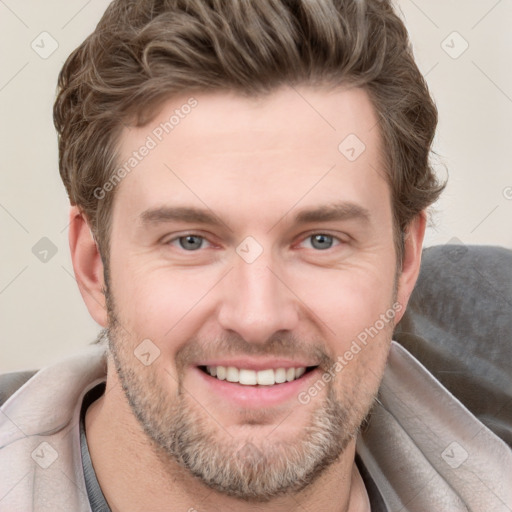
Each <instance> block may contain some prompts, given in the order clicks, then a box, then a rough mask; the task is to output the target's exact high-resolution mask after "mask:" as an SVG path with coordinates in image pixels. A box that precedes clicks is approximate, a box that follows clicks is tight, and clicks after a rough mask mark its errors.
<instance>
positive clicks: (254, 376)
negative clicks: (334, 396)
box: [199, 366, 318, 386]
mask: <svg viewBox="0 0 512 512" xmlns="http://www.w3.org/2000/svg"><path fill="white" fill-rule="evenodd" d="M316 368H318V366H307V367H304V366H302V367H297V368H277V369H275V370H274V369H272V368H268V369H265V370H259V371H256V370H247V369H244V368H235V367H234V366H199V369H200V370H202V371H203V372H204V373H206V374H208V375H209V376H210V377H213V378H215V379H218V380H225V381H227V382H231V383H233V384H241V385H242V386H274V385H276V384H284V383H286V382H292V381H294V380H297V379H300V378H301V377H302V376H303V375H305V374H307V373H309V372H311V371H313V370H314V369H316Z"/></svg>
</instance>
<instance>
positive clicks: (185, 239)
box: [178, 235, 204, 251]
mask: <svg viewBox="0 0 512 512" xmlns="http://www.w3.org/2000/svg"><path fill="white" fill-rule="evenodd" d="M178 240H179V243H180V246H181V247H182V248H183V249H185V250H186V251H195V250H196V249H200V248H201V247H202V245H203V242H204V238H203V237H202V236H197V235H187V236H180V237H179V238H178Z"/></svg>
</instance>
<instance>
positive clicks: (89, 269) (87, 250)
mask: <svg viewBox="0 0 512 512" xmlns="http://www.w3.org/2000/svg"><path fill="white" fill-rule="evenodd" d="M69 248H70V250H71V260H72V262H73V269H74V271H75V277H76V280H77V283H78V288H79V289H80V293H81V294H82V298H83V299H84V302H85V304H86V306H87V309H88V310H89V313H90V314H91V316H92V317H93V318H94V320H95V321H96V322H97V323H98V324H100V325H101V326H102V327H106V326H107V308H106V303H105V294H104V288H105V282H104V278H103V262H102V260H101V255H100V252H99V250H98V246H97V244H96V241H95V240H94V237H93V235H92V232H91V230H90V228H89V225H88V223H87V220H86V218H85V216H84V214H83V213H82V212H81V211H80V210H79V209H78V208H77V207H76V206H72V207H71V211H70V224H69Z"/></svg>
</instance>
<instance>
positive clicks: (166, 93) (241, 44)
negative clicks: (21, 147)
mask: <svg viewBox="0 0 512 512" xmlns="http://www.w3.org/2000/svg"><path fill="white" fill-rule="evenodd" d="M297 84H309V85H326V86H337V85H340V86H354V87H362V88H364V89H365V90H366V91H367V93H368V94H369V97H370V99H371V101H372V103H373V106H374V108H375V110H376V112H377V114H378V117H379V128H380V133H381V137H382V143H383V148H386V149H385V155H383V156H384V159H385V165H386V172H387V176H388V180H389V184H390V188H391V196H392V201H393V215H394V220H395V234H396V235H397V236H395V238H396V240H397V253H398V256H399V260H400V259H401V253H402V245H403V234H404V233H405V231H406V228H407V225H408V224H409V222H410V221H411V220H412V219H413V218H414V217H416V216H417V215H418V214H419V213H420V212H422V211H423V210H425V209H426V208H427V207H428V206H429V205H430V204H431V203H433V202H434V201H435V200H436V199H437V198H438V196H439V194H440V192H441V191H442V189H443V186H444V185H442V184H440V183H439V182H438V181H437V179H436V177H435V174H434V172H433V169H432V166H431V164H430V152H431V144H432V140H433V137H434V133H435V129H436V125H437V109H436V107H435V104H434V102H433V101H432V98H431V97H430V94H429V91H428V87H427V84H426V82H425V80H424V78H423V76H422V75H421V73H420V71H419V70H418V67H417V66H416V64H415V62H414V58H413V54H412V50H411V46H410V42H409V38H408V34H407V30H406V28H405V26H404V24H403V22H402V21H401V20H400V18H399V17H398V16H397V15H396V13H395V12H394V10H393V8H392V6H391V3H390V1H389V0H159V1H158V0H115V1H114V2H112V4H110V6H109V7H108V9H107V10H106V12H105V14H104V15H103V17H102V19H101V21H100V22H99V24H98V26H97V27H96V30H95V31H94V32H93V33H92V34H91V35H90V36H89V37H88V38H87V39H86V40H85V41H84V42H83V43H82V44H81V45H80V46H79V47H78V48H77V49H76V50H75V51H74V52H73V53H72V54H71V55H70V56H69V58H68V59H67V61H66V63H65V65H64V67H63V69H62V71H61V73H60V76H59V83H58V96H57V99H56V102H55V106H54V121H55V126H56V128H57V131H58V133H59V167H60V174H61V177H62V180H63V181H64V185H65V186H66V189H67V192H68V194H69V198H70V201H71V203H72V204H76V205H78V206H79V208H80V209H81V211H82V212H83V213H84V214H85V216H86V217H87V219H88V222H89V224H90V226H91V228H92V230H93V233H94V234H95V237H96V240H97V241H98V245H99V248H100V252H101V254H102V257H103V259H104V261H107V260H108V240H109V231H110V228H109V226H110V216H111V207H112V201H113V197H114V193H113V191H112V192H111V193H108V194H106V195H105V197H103V198H102V199H98V198H97V194H95V190H98V189H99V188H100V189H101V187H103V186H104V184H105V183H106V182H107V181H108V180H109V179H111V177H112V175H113V173H114V172H115V170H116V165H118V162H117V158H116V157H117V147H118V142H119V137H120V134H121V132H122V129H123V127H124V126H126V125H135V126H144V125H145V124H147V123H148V122H149V121H150V120H151V119H152V117H153V116H154V114H156V109H157V108H158V107H159V106H160V105H161V104H162V103H163V102H164V101H166V100H168V99H169V98H170V97H172V96H173V95H176V94H183V93H187V92H189V91H190V93H191V94H193V92H194V91H197V92H199V91H212V90H232V91H235V92H239V93H241V94H244V95H253V96H254V95H260V94H265V93H268V92H271V91H272V90H274V89H275V88H277V87H279V86H281V85H297Z"/></svg>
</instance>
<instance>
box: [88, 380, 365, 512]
mask: <svg viewBox="0 0 512 512" xmlns="http://www.w3.org/2000/svg"><path fill="white" fill-rule="evenodd" d="M112 418H116V420H115V421H112ZM85 425H86V432H87V442H88V445H89V451H90V454H91V460H92V463H93V466H94V470H95V472H96V477H97V479H98V482H99V484H100V487H101V489H102V491H103V494H104V495H105V498H106V500H107V502H108V504H109V506H110V508H111V510H112V512H121V511H122V512H132V511H138V510H168V509H169V504H172V509H173V510H183V511H190V512H194V511H196V512H199V511H223V512H231V511H233V512H235V511H236V512H249V511H256V510H261V509H262V504H261V503H251V502H246V501H242V500H240V499H237V498H232V497H230V496H226V495H223V494H220V493H218V492H217V491H212V489H210V488H209V487H207V486H205V485H204V484H203V483H202V482H200V481H199V480H198V479H197V478H196V477H194V476H193V475H192V474H190V473H188V472H187V471H186V470H184V469H183V468H182V467H181V466H179V465H178V464H177V463H175V462H174V461H168V460H165V461H164V460H163V459H162V457H159V456H158V454H157V452H156V451H155V449H154V447H153V445H152V444H151V442H150V440H149V439H148V438H147V436H146V434H145V433H144V431H143V430H142V428H141V426H140V424H139V423H138V421H137V419H136V418H135V417H134V416H133V414H132V412H131V409H130V407H129V404H128V403H127V401H126V397H125V395H124V392H123V390H122V388H121V386H120V384H119V382H118V381H116V380H115V379H114V378H113V374H112V372H109V374H108V377H107V386H106V390H105V393H104V395H103V396H102V397H101V398H99V399H98V400H96V401H95V402H94V403H93V404H92V405H91V406H90V407H89V408H88V410H87V413H86V417H85ZM354 457H355V440H354V441H352V442H351V443H350V444H349V445H348V446H347V448H346V450H345V451H344V452H343V454H342V455H341V456H340V458H339V459H338V460H337V461H336V462H335V463H334V464H332V465H331V466H330V467H328V468H327V469H326V470H325V471H324V472H323V473H322V474H321V475H320V477H319V478H318V479H317V480H316V481H315V482H314V484H312V485H310V486H309V487H308V488H306V489H305V490H303V491H301V492H299V493H296V494H294V495H284V496H281V497H278V498H275V499H273V500H271V501H270V502H267V503H265V504H264V508H265V510H266V511H269V512H281V511H283V512H284V511H289V510H294V509H297V508H298V504H300V505H301V507H299V508H302V509H304V510H322V511H325V512H365V511H369V510H370V507H369V502H368V496H367V494H366V489H365V487H364V484H363V481H362V479H361V476H360V474H359V471H358V470H357V466H356V465H355V462H354Z"/></svg>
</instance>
